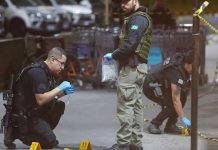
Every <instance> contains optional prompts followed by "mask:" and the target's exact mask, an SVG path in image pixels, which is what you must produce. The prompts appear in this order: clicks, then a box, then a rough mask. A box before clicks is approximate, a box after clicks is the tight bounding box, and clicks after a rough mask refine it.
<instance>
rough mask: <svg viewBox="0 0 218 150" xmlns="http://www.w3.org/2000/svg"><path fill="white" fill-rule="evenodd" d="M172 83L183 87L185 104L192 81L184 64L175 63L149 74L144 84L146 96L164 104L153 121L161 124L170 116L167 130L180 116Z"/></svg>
mask: <svg viewBox="0 0 218 150" xmlns="http://www.w3.org/2000/svg"><path fill="white" fill-rule="evenodd" d="M171 83H172V84H175V85H177V86H179V87H181V89H182V91H181V98H180V99H181V103H182V106H184V105H185V102H186V99H187V95H188V90H189V87H190V83H191V82H190V75H189V74H188V73H187V72H185V70H184V68H183V64H181V65H178V66H177V65H175V66H174V65H173V66H170V67H168V68H165V69H163V70H161V71H160V72H158V71H157V72H155V73H152V74H150V75H148V76H147V77H146V79H145V82H144V86H143V92H144V94H145V96H146V97H148V98H149V99H150V100H152V101H154V102H156V103H158V104H159V105H161V106H162V110H161V112H160V113H159V114H158V115H157V116H156V117H155V118H154V119H153V120H152V121H151V123H152V124H154V125H157V126H160V125H161V124H162V123H163V121H164V120H165V119H167V118H168V121H167V124H166V127H165V130H167V129H168V128H169V127H171V126H174V125H175V124H176V122H177V118H178V115H177V113H176V111H175V108H174V105H173V101H172V91H171ZM156 134H160V133H156Z"/></svg>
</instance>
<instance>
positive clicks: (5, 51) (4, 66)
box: [0, 38, 26, 90]
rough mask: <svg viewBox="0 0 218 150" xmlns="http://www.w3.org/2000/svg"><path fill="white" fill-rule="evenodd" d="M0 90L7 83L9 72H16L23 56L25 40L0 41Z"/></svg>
mask: <svg viewBox="0 0 218 150" xmlns="http://www.w3.org/2000/svg"><path fill="white" fill-rule="evenodd" d="M0 49H1V50H0V56H1V58H0V90H4V89H6V88H8V87H7V84H8V83H9V79H10V74H16V73H17V72H18V71H19V70H20V68H21V64H22V61H23V59H24V58H25V53H26V51H25V42H24V39H22V38H15V39H5V40H1V41H0Z"/></svg>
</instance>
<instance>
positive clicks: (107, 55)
mask: <svg viewBox="0 0 218 150" xmlns="http://www.w3.org/2000/svg"><path fill="white" fill-rule="evenodd" d="M104 58H105V59H107V61H110V60H112V59H113V58H112V53H107V54H105V55H104Z"/></svg>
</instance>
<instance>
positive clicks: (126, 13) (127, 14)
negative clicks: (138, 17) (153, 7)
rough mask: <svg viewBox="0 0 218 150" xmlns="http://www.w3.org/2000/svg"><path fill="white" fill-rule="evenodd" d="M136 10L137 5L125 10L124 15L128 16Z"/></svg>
mask: <svg viewBox="0 0 218 150" xmlns="http://www.w3.org/2000/svg"><path fill="white" fill-rule="evenodd" d="M134 11H135V6H134V7H133V8H132V9H131V10H130V11H128V12H125V11H123V14H124V16H126V17H128V16H130V15H131V14H132V13H133V12H134Z"/></svg>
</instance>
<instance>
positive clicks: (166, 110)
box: [143, 83, 188, 127]
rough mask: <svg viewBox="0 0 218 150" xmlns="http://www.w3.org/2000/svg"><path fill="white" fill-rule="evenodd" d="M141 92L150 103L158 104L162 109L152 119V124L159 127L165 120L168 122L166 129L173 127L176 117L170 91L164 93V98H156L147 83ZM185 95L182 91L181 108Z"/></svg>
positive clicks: (184, 101) (186, 93)
mask: <svg viewBox="0 0 218 150" xmlns="http://www.w3.org/2000/svg"><path fill="white" fill-rule="evenodd" d="M143 92H144V94H145V96H146V97H147V98H149V99H150V100H151V101H153V102H155V103H157V104H159V105H160V106H161V107H162V110H161V112H160V113H159V114H158V115H157V116H156V117H155V118H153V119H152V121H151V123H152V124H155V125H158V126H159V125H161V124H162V123H163V121H164V120H165V119H167V118H168V120H167V123H166V127H168V126H171V125H175V124H176V123H177V118H178V115H177V113H176V110H175V108H174V105H173V101H172V97H171V91H170V90H166V91H164V96H162V97H156V96H155V93H154V91H153V88H151V87H150V86H149V84H148V83H147V84H146V83H145V84H144V86H143ZM187 95H188V92H183V91H182V92H181V103H182V107H184V105H185V103H186V99H187Z"/></svg>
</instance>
